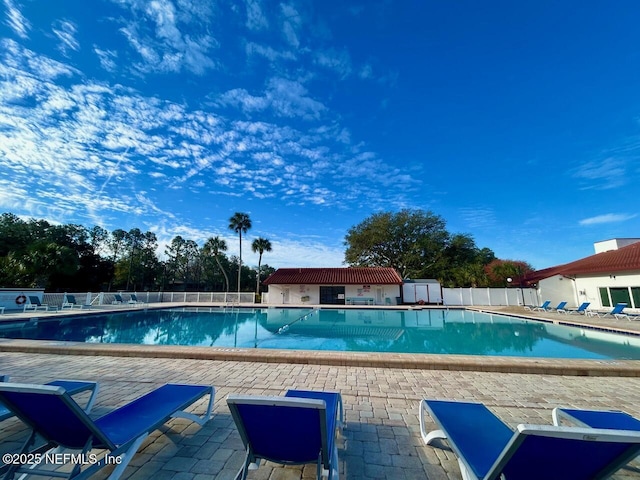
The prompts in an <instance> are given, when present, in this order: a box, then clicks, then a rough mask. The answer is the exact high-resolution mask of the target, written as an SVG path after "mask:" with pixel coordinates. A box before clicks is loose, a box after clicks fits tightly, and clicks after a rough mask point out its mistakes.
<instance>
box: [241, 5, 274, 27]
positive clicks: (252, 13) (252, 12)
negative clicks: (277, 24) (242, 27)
mask: <svg viewBox="0 0 640 480" xmlns="http://www.w3.org/2000/svg"><path fill="white" fill-rule="evenodd" d="M245 3H246V6H247V28H249V30H263V29H265V28H267V27H268V26H269V22H268V20H267V18H266V17H265V15H264V13H263V12H262V7H261V6H260V2H259V1H258V0H246V1H245Z"/></svg>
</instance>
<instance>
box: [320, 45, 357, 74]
mask: <svg viewBox="0 0 640 480" xmlns="http://www.w3.org/2000/svg"><path fill="white" fill-rule="evenodd" d="M315 63H316V65H319V66H321V67H324V68H328V69H330V70H333V71H334V72H336V73H338V75H339V76H340V77H341V78H346V77H348V76H349V75H350V74H351V71H352V66H351V58H350V56H349V52H348V51H347V50H345V49H342V50H336V49H329V50H321V51H317V52H316V53H315Z"/></svg>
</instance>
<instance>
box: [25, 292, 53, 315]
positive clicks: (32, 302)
mask: <svg viewBox="0 0 640 480" xmlns="http://www.w3.org/2000/svg"><path fill="white" fill-rule="evenodd" d="M27 298H28V300H27V302H26V303H25V304H24V310H22V311H23V312H26V311H27V310H33V311H34V312H36V311H38V309H42V310H44V311H48V310H49V305H47V304H43V303H41V302H40V299H39V298H38V297H36V296H35V295H29V296H28V297H27Z"/></svg>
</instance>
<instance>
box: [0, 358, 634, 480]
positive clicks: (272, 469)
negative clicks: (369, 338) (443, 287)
mask: <svg viewBox="0 0 640 480" xmlns="http://www.w3.org/2000/svg"><path fill="white" fill-rule="evenodd" d="M0 373H2V374H9V375H11V379H12V381H16V382H31V383H43V382H47V381H50V380H52V379H54V378H73V379H85V380H99V381H100V388H101V390H100V393H99V394H98V399H97V402H96V406H95V407H94V410H93V412H92V416H94V417H97V416H100V415H102V414H104V413H106V412H108V411H110V410H111V409H113V408H115V407H117V406H119V405H122V404H124V403H126V402H127V401H129V400H132V399H133V398H135V397H137V396H139V395H141V394H142V393H144V392H146V391H148V390H151V389H152V388H154V387H157V386H159V385H162V384H164V383H168V382H174V383H202V384H211V385H214V386H215V387H216V390H217V393H216V402H215V408H214V416H213V418H212V420H211V421H210V422H209V423H208V424H206V425H205V426H204V427H199V426H197V425H194V424H192V423H190V422H189V421H187V420H184V419H175V420H172V421H171V422H169V424H168V427H165V428H164V429H163V430H162V431H161V432H160V431H157V432H155V433H154V434H152V435H151V436H150V437H149V438H147V439H146V440H145V442H144V443H143V445H142V447H141V448H140V450H139V451H138V453H137V454H136V456H135V457H134V458H133V460H132V462H131V464H130V466H129V467H128V469H127V470H126V471H125V474H124V476H123V478H131V479H149V478H153V479H154V480H161V479H165V478H166V479H169V478H171V479H185V480H191V479H205V478H208V479H210V478H220V479H232V478H234V477H235V474H236V473H237V471H238V468H239V467H240V465H241V463H242V460H243V450H242V444H241V441H240V438H239V436H238V434H237V431H236V429H235V426H234V424H233V421H232V419H231V417H230V415H229V410H228V408H227V406H226V402H225V397H226V396H227V395H228V394H229V393H245V394H255V395H265V394H266V395H280V394H282V393H284V391H286V390H287V389H290V388H300V389H322V390H337V391H339V392H341V394H342V397H343V401H344V406H345V414H346V421H347V429H346V430H345V431H344V434H343V435H342V437H341V438H340V440H339V446H340V449H339V455H340V473H341V476H342V478H346V479H350V480H355V479H377V478H388V479H405V478H407V479H424V478H428V479H458V478H461V477H460V472H459V469H458V465H457V461H456V459H455V456H454V455H453V454H452V453H451V451H450V450H449V449H448V448H447V446H446V443H442V444H441V445H440V446H441V447H442V448H434V447H431V446H425V445H423V443H422V440H421V438H420V430H419V424H418V415H417V413H418V402H419V400H420V399H422V398H440V399H459V400H476V401H480V402H484V403H485V404H486V405H487V406H489V408H490V409H491V410H493V411H494V412H495V413H496V414H497V415H498V416H499V417H500V418H502V419H503V420H504V421H506V422H507V423H508V424H510V425H512V426H515V425H517V424H518V423H527V422H528V423H544V424H550V423H551V409H552V408H553V407H555V406H559V405H564V406H573V407H584V408H611V409H622V410H626V411H627V412H629V413H631V414H633V415H635V416H638V417H640V403H639V402H638V399H639V398H640V379H638V378H621V377H572V376H560V375H544V374H537V375H531V374H522V373H495V372H494V373H488V372H460V371H444V370H420V369H402V368H373V367H356V366H328V365H301V364H286V363H261V362H236V361H219V360H194V359H160V358H125V357H117V356H82V355H63V354H62V355H51V354H34V353H13V352H3V353H2V354H1V356H0ZM204 407H205V403H204V401H202V402H200V403H199V404H198V405H197V406H196V408H195V410H198V411H202V410H203V409H204ZM25 433H26V431H25V428H24V426H23V425H22V424H21V423H20V421H18V420H16V419H10V420H7V421H5V422H2V423H0V438H1V439H2V440H1V443H0V450H1V453H4V452H7V451H15V450H17V449H18V448H19V446H20V440H21V439H22V438H23V437H24V435H25ZM107 474H108V470H103V472H101V474H99V475H97V478H105V477H106V476H107ZM314 476H315V467H314V466H308V467H304V468H303V467H286V468H283V467H279V466H273V465H267V466H262V467H261V468H260V469H259V470H256V471H252V472H250V474H249V478H251V479H272V480H288V479H301V478H305V479H306V478H313V477H314ZM615 478H621V479H623V478H629V479H631V478H634V479H640V470H639V469H637V468H635V467H634V466H628V467H625V468H624V469H622V470H621V471H619V472H618V474H616V476H615Z"/></svg>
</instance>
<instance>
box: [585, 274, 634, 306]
mask: <svg viewBox="0 0 640 480" xmlns="http://www.w3.org/2000/svg"><path fill="white" fill-rule="evenodd" d="M600 287H640V271H631V272H625V273H616V274H615V275H611V276H609V275H605V276H601V277H595V276H591V277H581V278H577V279H576V291H577V292H578V298H579V301H580V302H591V305H589V308H600V309H606V308H609V307H604V306H603V305H602V301H601V299H600V292H599V288H600Z"/></svg>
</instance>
